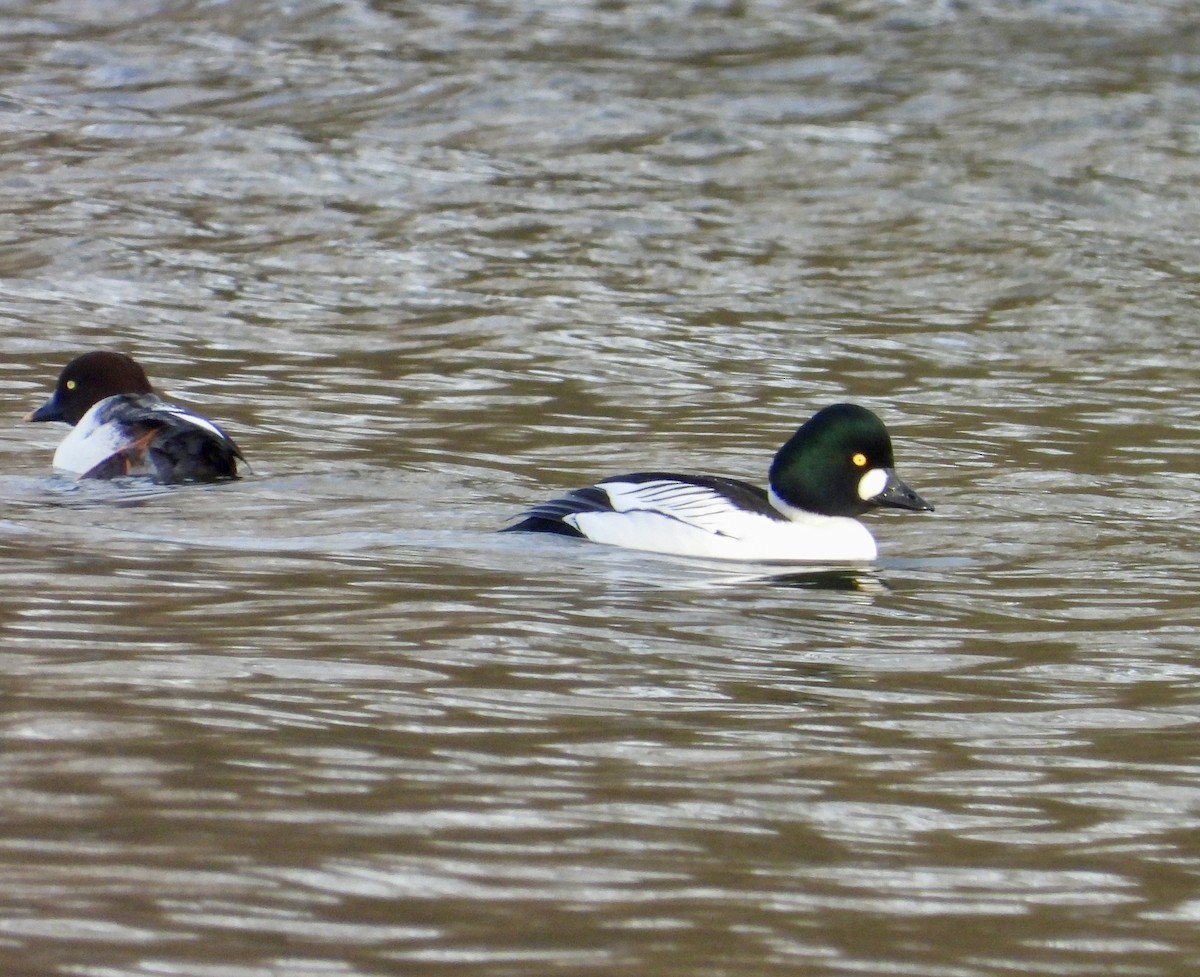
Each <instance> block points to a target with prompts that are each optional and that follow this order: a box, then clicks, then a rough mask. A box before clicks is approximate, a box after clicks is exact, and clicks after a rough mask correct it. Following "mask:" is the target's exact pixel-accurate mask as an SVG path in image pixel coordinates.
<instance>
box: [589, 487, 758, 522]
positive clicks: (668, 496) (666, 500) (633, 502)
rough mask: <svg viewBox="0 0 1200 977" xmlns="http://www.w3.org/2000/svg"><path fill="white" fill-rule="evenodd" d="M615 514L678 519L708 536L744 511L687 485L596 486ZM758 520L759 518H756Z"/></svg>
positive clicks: (705, 490)
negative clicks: (647, 515) (654, 514)
mask: <svg viewBox="0 0 1200 977" xmlns="http://www.w3.org/2000/svg"><path fill="white" fill-rule="evenodd" d="M596 487H597V488H601V489H603V490H604V492H605V494H607V495H608V499H609V502H611V503H612V507H613V509H615V510H616V511H617V512H642V511H644V512H650V513H657V514H658V515H659V516H664V517H668V518H671V519H678V520H679V521H680V522H685V523H688V524H689V525H692V526H695V527H696V528H697V529H702V530H704V531H705V532H709V533H722V534H723V533H725V532H726V531H727V530H728V529H729V528H730V524H731V520H737V519H739V518H745V516H746V515H747V513H746V511H745V510H744V509H742V508H740V507H738V506H737V505H735V504H734V503H733V502H731V501H730V500H729V499H727V498H726V497H725V496H723V495H721V494H720V493H719V492H715V491H713V490H712V489H711V488H707V487H706V486H703V485H693V484H692V483H690V482H675V481H670V480H668V479H661V480H658V481H653V482H622V481H611V482H600V483H599V484H598V485H597V486H596ZM760 518H762V517H760Z"/></svg>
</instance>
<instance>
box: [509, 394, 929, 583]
mask: <svg viewBox="0 0 1200 977" xmlns="http://www.w3.org/2000/svg"><path fill="white" fill-rule="evenodd" d="M769 486H770V487H769V489H768V490H767V491H765V492H764V491H763V490H762V489H761V488H758V487H757V486H755V485H750V484H749V483H747V482H742V481H738V480H736V479H732V478H722V477H720V476H716V475H677V474H672V473H667V472H638V473H636V474H633V475H620V476H615V477H613V478H606V479H604V480H603V481H601V482H598V483H597V484H595V485H592V486H590V487H588V488H583V489H576V490H575V491H572V492H568V493H567V494H566V495H564V496H563V497H562V498H559V499H554V500H552V501H550V502H545V503H543V504H541V505H538V506H535V507H534V508H533V509H530V510H529V511H528V512H527V513H525V518H524V519H523V520H522V521H521V522H519V523H517V524H516V525H513V526H509V527H507V529H505V530H504V531H505V532H542V533H559V534H561V535H564V536H579V537H583V538H585V539H590V540H594V541H596V542H598V543H611V544H613V545H616V546H626V547H630V548H632V549H639V550H650V551H652V552H656V553H673V554H677V555H680V556H701V557H716V558H721V559H733V560H787V561H808V560H815V561H821V562H829V561H860V560H873V559H875V556H876V554H877V549H876V546H875V540H874V538H873V537H872V536H871V534H870V532H868V531H867V528H866V527H865V526H864V525H863V524H862V523H860V522H859V521H858V520H857V519H856V518H855V516H859V515H862V514H863V513H864V512H866V511H868V510H869V509H872V508H875V507H876V506H891V507H895V508H898V509H911V510H915V511H922V510H924V511H932V510H933V506H931V505H929V503H927V502H926V501H925V500H924V499H922V498H921V497H920V496H919V495H917V493H916V492H914V491H913V490H912V489H910V488H909V487H908V486H907V485H905V484H904V482H903V481H901V480H900V477H899V476H898V475H897V474H896V472H895V461H894V459H893V456H892V441H891V438H890V437H889V436H888V432H887V428H885V427H884V426H883V422H882V421H881V420H880V419H879V418H878V417H876V416H875V415H874V414H872V413H871V412H870V411H869V410H867V409H866V408H864V407H859V406H857V405H855V404H835V405H833V406H832V407H826V408H825V409H824V410H821V411H819V412H818V413H817V414H815V415H813V417H812V418H811V419H810V420H808V421H807V422H806V423H805V424H803V425H802V426H801V427H800V429H799V430H798V431H796V433H795V434H794V435H792V437H791V438H790V439H789V440H788V442H787V443H786V444H785V445H784V446H783V447H782V448H780V449H779V452H778V453H777V454H776V455H775V460H774V461H773V462H772V464H771V469H770V473H769Z"/></svg>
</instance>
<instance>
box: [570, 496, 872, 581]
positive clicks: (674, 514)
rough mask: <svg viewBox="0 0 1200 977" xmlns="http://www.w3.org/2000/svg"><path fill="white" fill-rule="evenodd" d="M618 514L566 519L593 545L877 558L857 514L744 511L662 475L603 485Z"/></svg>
mask: <svg viewBox="0 0 1200 977" xmlns="http://www.w3.org/2000/svg"><path fill="white" fill-rule="evenodd" d="M597 487H598V488H601V489H603V490H604V491H605V492H606V493H607V494H608V497H609V500H610V501H611V503H612V506H613V508H614V509H615V510H616V511H615V512H578V513H574V514H572V515H569V516H567V517H566V518H565V521H566V522H568V523H569V524H570V525H572V526H574V527H575V528H576V529H578V530H579V531H580V532H581V533H583V534H584V535H585V536H587V537H588V538H589V539H591V540H594V541H596V542H598V543H609V544H612V545H614V546H625V547H628V548H630V549H638V550H648V551H650V552H654V553H674V554H677V555H679V556H701V557H710V558H714V559H723V560H772V561H785V562H792V563H796V562H809V561H817V562H841V561H854V562H857V561H861V560H873V559H875V556H876V553H877V550H876V547H875V540H874V539H873V538H872V536H871V534H870V533H869V532H868V531H867V528H866V527H865V526H864V525H863V524H862V523H860V522H858V521H857V520H855V519H848V518H843V517H838V516H819V515H815V514H813V513H808V512H802V511H800V510H798V509H795V508H793V507H788V508H787V510H781V511H783V514H784V515H786V516H787V517H788V521H786V522H783V521H780V520H778V519H771V518H769V517H767V516H764V515H761V514H758V513H754V512H747V511H746V510H745V509H741V508H739V507H738V506H736V505H734V504H733V503H731V502H730V501H729V500H728V499H727V498H725V497H724V496H723V495H721V494H719V493H717V492H714V491H712V490H711V489H708V488H705V487H703V486H700V485H691V484H689V483H687V482H674V481H669V480H666V479H663V480H660V481H654V482H642V483H635V482H620V481H613V482H602V483H600V485H598V486H597Z"/></svg>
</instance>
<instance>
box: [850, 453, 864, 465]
mask: <svg viewBox="0 0 1200 977" xmlns="http://www.w3.org/2000/svg"><path fill="white" fill-rule="evenodd" d="M850 460H851V461H852V462H854V464H855V465H857V466H858V467H859V468H862V467H863V465H865V464H866V463H867V456H866V455H864V454H863V453H862V452H861V451H856V452H854V457H853V458H851V459H850Z"/></svg>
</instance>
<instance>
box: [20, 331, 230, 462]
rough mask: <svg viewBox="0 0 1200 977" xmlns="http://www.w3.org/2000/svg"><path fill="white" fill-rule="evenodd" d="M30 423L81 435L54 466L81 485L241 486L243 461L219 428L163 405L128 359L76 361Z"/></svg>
mask: <svg viewBox="0 0 1200 977" xmlns="http://www.w3.org/2000/svg"><path fill="white" fill-rule="evenodd" d="M26 420H30V421H66V422H67V423H68V424H73V425H74V427H73V428H72V430H71V431H70V433H68V434H67V436H66V438H64V439H63V442H62V444H60V445H59V446H58V450H57V451H56V452H55V453H54V466H55V467H56V468H62V469H65V470H66V471H69V472H74V473H75V474H76V475H79V476H80V477H82V478H118V477H120V476H122V475H149V476H151V477H152V478H154V479H155V480H156V481H159V482H194V481H200V482H204V481H215V480H217V479H223V478H237V475H238V470H237V463H238V460H239V459H240V460H244V459H242V453H241V451H240V450H238V446H237V445H236V444H234V443H233V439H232V438H230V437H229V435H227V434H226V433H225V432H224V431H222V430H221V429H220V428H219V427H217V425H216V424H214V423H213V422H212V421H210V420H208V419H207V418H205V417H201V416H200V415H199V414H194V413H192V412H191V411H189V410H188V409H187V408H186V407H180V406H179V405H178V404H172V403H170V402H168V401H165V400H162V399H161V398H160V397H159V396H158V395H157V394H156V393H155V392H154V389H153V388H152V387H151V386H150V381H149V380H148V379H147V378H146V372H145V370H143V369H142V368H141V367H140V366H139V365H138V364H137V362H136V361H134V360H133V359H132V358H131V357H129V356H126V355H124V354H123V353H112V352H108V351H97V352H93V353H84V354H83V355H82V356H77V357H76V358H75V359H73V360H71V362H70V363H68V364H67V365H66V367H64V368H63V371H62V374H61V375H60V376H59V378H58V385H57V386H56V387H55V389H54V393H53V395H51V397H50V399H49V400H47V401H46V402H45V403H44V404H43V405H42V406H41V407H39V408H38V409H37V410H35V411H34V412H33V413H32V414H30V415H29V416H28V417H27V418H26Z"/></svg>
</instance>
